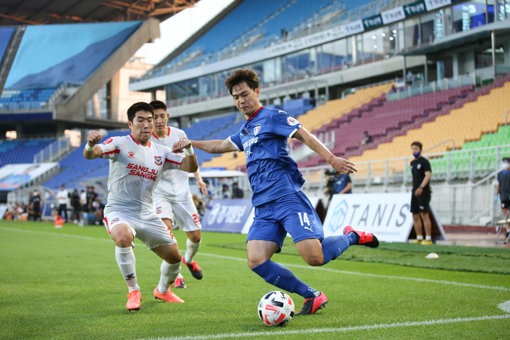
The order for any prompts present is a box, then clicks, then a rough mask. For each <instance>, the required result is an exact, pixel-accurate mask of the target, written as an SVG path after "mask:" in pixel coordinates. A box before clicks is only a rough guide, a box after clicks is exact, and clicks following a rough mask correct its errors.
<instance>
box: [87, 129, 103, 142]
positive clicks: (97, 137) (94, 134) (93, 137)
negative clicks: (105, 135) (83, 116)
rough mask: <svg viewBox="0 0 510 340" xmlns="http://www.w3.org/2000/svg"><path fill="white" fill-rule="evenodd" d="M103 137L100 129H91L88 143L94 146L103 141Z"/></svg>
mask: <svg viewBox="0 0 510 340" xmlns="http://www.w3.org/2000/svg"><path fill="white" fill-rule="evenodd" d="M101 138H102V136H101V133H100V132H99V131H95V130H93V131H90V132H89V135H88V137H87V143H88V144H89V145H90V146H94V145H96V144H97V143H99V142H100V141H101Z"/></svg>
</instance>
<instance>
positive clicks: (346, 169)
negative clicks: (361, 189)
mask: <svg viewBox="0 0 510 340" xmlns="http://www.w3.org/2000/svg"><path fill="white" fill-rule="evenodd" d="M329 164H330V165H331V166H332V167H333V169H335V170H336V171H338V172H339V173H341V174H352V173H353V172H356V171H358V170H356V168H355V167H354V163H352V162H349V161H348V160H347V159H343V158H340V157H333V159H332V160H331V162H330V163H329Z"/></svg>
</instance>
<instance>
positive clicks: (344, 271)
mask: <svg viewBox="0 0 510 340" xmlns="http://www.w3.org/2000/svg"><path fill="white" fill-rule="evenodd" d="M0 230H9V231H23V232H28V233H38V234H45V235H57V236H63V237H71V238H77V239H84V240H89V241H98V240H101V241H106V242H111V240H109V239H102V238H95V237H90V236H82V235H69V234H57V233H50V232H44V231H35V230H26V229H15V228H7V227H0ZM199 254H200V255H203V256H211V257H217V258H222V259H226V260H234V261H243V262H246V259H245V258H241V257H233V256H224V255H217V254H208V253H202V252H200V253H199ZM280 264H281V265H283V266H286V267H293V268H300V269H311V270H321V271H327V272H333V273H340V274H348V275H358V276H367V277H376V278H383V279H395V280H409V281H417V282H429V283H436V284H445V285H453V286H462V287H470V288H481V289H493V290H501V291H505V292H510V288H506V287H498V286H488V285H478V284H473V283H463V282H456V281H445V280H433V279H424V278H418V277H408V276H396V275H382V274H371V273H361V272H353V271H347V270H339V269H332V268H326V267H311V266H305V265H300V264H291V263H280Z"/></svg>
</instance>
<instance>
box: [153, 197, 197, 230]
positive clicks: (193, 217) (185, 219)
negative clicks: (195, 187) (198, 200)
mask: <svg viewBox="0 0 510 340" xmlns="http://www.w3.org/2000/svg"><path fill="white" fill-rule="evenodd" d="M153 199H154V207H155V208H156V215H157V216H159V217H160V218H168V219H171V220H172V221H173V224H174V226H175V228H180V229H181V230H182V231H185V232H189V231H195V230H200V229H202V224H201V223H200V217H199V216H198V212H197V208H196V207H195V204H194V203H193V199H192V198H191V196H189V197H188V198H186V199H184V200H182V201H171V200H169V199H168V198H165V197H163V196H159V195H154V196H153Z"/></svg>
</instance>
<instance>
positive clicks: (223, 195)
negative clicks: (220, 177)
mask: <svg viewBox="0 0 510 340" xmlns="http://www.w3.org/2000/svg"><path fill="white" fill-rule="evenodd" d="M221 198H222V199H224V200H225V199H229V198H230V193H229V192H228V185H227V184H223V185H222V186H221Z"/></svg>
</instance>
